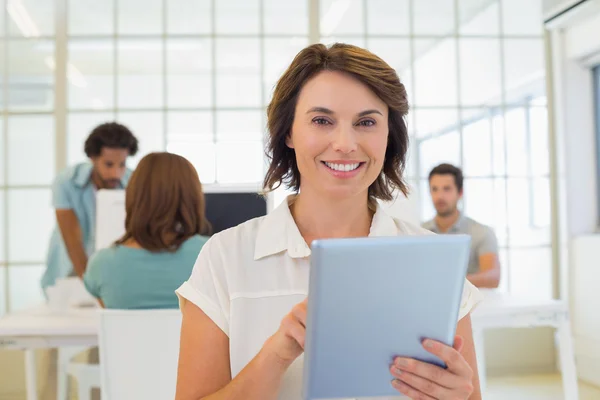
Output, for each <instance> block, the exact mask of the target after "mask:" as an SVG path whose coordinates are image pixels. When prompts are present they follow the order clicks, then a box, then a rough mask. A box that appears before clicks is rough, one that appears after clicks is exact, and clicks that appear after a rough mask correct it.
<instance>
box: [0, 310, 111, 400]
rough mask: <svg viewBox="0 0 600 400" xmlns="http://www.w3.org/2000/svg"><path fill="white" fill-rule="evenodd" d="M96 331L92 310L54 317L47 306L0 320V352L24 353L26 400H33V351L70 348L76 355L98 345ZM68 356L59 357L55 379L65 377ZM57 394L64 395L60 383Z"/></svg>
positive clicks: (62, 383) (61, 382)
mask: <svg viewBox="0 0 600 400" xmlns="http://www.w3.org/2000/svg"><path fill="white" fill-rule="evenodd" d="M98 329H99V318H98V315H97V310H96V309H94V308H89V309H70V310H68V311H65V312H60V313H58V312H56V311H52V310H51V309H50V308H48V307H47V306H39V307H36V308H33V309H29V310H26V311H22V312H16V313H13V314H9V315H7V316H5V317H4V318H0V349H17V350H24V351H25V374H26V384H27V400H37V376H36V370H37V368H36V362H35V353H34V350H35V349H51V348H71V349H75V350H74V351H78V350H81V349H83V348H87V347H93V346H96V345H97V344H98ZM68 355H70V353H69V352H67V353H66V354H65V357H60V356H59V361H58V374H59V375H58V376H63V375H64V376H66V373H65V372H64V371H65V370H64V369H65V368H66V362H67V361H68V359H69V358H70V357H68ZM58 392H59V394H61V393H64V394H65V395H66V382H65V381H64V380H59V382H58ZM59 396H60V395H59ZM59 400H62V399H60V398H59Z"/></svg>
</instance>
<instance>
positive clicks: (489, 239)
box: [477, 227, 498, 256]
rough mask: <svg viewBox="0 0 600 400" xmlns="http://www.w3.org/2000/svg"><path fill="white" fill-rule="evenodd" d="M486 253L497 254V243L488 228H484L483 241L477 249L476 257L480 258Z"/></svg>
mask: <svg viewBox="0 0 600 400" xmlns="http://www.w3.org/2000/svg"><path fill="white" fill-rule="evenodd" d="M488 253H494V254H498V241H497V240H496V234H495V233H494V231H493V230H492V229H491V228H489V227H485V231H484V236H483V240H482V241H481V242H480V244H479V247H478V248H477V255H478V256H482V255H484V254H488Z"/></svg>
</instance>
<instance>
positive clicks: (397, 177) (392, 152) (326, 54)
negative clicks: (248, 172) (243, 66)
mask: <svg viewBox="0 0 600 400" xmlns="http://www.w3.org/2000/svg"><path fill="white" fill-rule="evenodd" d="M321 71H338V72H342V73H345V74H348V75H350V76H352V77H354V78H355V79H357V80H359V81H360V82H362V83H363V84H365V85H366V86H367V87H369V88H370V89H371V90H372V91H373V92H374V93H375V94H376V95H377V96H379V98H380V99H381V100H383V101H384V102H385V103H386V104H387V106H388V109H389V116H388V126H389V134H388V143H387V149H386V152H385V161H384V163H383V168H382V170H381V173H380V174H379V176H378V177H377V179H376V180H375V182H373V183H372V184H371V186H370V187H369V197H370V198H372V199H373V198H375V199H380V200H392V199H393V192H394V190H396V189H397V190H400V191H401V192H402V193H403V194H404V195H407V194H408V186H407V185H406V183H405V182H404V177H403V175H404V168H405V164H406V152H407V150H408V131H407V127H406V122H405V119H404V118H405V116H406V115H407V114H408V99H407V95H406V89H405V88H404V85H403V84H402V83H401V82H400V78H398V74H397V73H396V71H395V70H394V69H393V68H392V67H390V66H389V65H388V64H387V63H386V62H385V61H383V60H382V59H381V58H379V57H377V56H376V55H375V54H373V53H371V52H369V51H368V50H365V49H362V48H360V47H356V46H352V45H348V44H343V43H336V44H334V45H332V46H331V47H329V48H328V47H327V46H325V45H323V44H314V45H311V46H308V47H307V48H305V49H304V50H302V51H300V53H298V55H296V57H295V58H294V61H292V64H291V65H290V66H289V67H288V69H287V70H286V71H285V73H284V74H283V75H282V76H281V78H280V79H279V81H278V82H277V85H276V86H275V91H274V93H273V99H272V100H271V103H270V104H269V106H268V107H267V125H268V130H269V141H268V145H267V156H268V157H269V159H270V165H269V169H268V171H267V174H266V176H265V180H264V183H263V186H264V189H265V191H267V192H269V191H272V190H275V189H277V188H278V187H279V186H281V185H282V184H285V185H286V186H287V187H289V188H292V189H294V190H295V191H296V192H297V191H298V190H299V189H300V171H299V170H298V165H297V164H296V156H295V153H294V150H293V149H291V148H289V147H288V146H287V145H286V138H287V137H288V135H289V134H290V130H291V128H292V124H293V122H294V113H295V110H296V103H297V102H298V95H299V94H300V91H301V89H302V88H303V87H304V85H305V84H306V82H308V81H309V80H310V79H311V78H313V77H314V76H315V75H317V74H318V73H319V72H321Z"/></svg>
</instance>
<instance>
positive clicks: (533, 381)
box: [484, 375, 600, 400]
mask: <svg viewBox="0 0 600 400" xmlns="http://www.w3.org/2000/svg"><path fill="white" fill-rule="evenodd" d="M484 399H485V400H508V399H510V400H521V399H522V400H563V399H564V396H563V392H562V382H561V379H560V375H535V376H525V377H515V378H506V377H503V378H488V390H487V392H486V394H485V396H484ZM568 400H571V399H568ZM578 400H600V388H597V387H593V386H590V385H586V384H585V383H583V382H582V383H580V384H579V399H578Z"/></svg>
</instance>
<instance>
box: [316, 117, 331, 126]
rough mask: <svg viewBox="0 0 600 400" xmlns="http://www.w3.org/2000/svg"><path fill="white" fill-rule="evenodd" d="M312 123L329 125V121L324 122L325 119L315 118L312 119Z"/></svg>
mask: <svg viewBox="0 0 600 400" xmlns="http://www.w3.org/2000/svg"><path fill="white" fill-rule="evenodd" d="M313 122H314V123H315V124H317V125H327V124H329V121H328V120H326V119H325V118H315V119H313Z"/></svg>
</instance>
